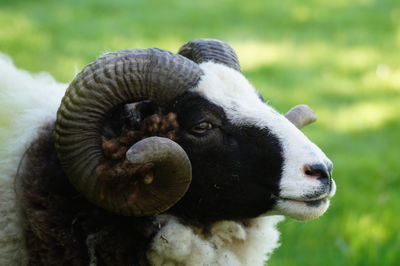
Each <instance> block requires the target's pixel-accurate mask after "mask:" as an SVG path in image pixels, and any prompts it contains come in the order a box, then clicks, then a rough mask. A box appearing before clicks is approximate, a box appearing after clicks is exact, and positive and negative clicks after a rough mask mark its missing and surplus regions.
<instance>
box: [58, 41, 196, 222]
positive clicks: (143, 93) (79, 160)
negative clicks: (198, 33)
mask: <svg viewBox="0 0 400 266" xmlns="http://www.w3.org/2000/svg"><path fill="white" fill-rule="evenodd" d="M201 75H202V71H201V69H200V68H199V66H198V65H197V64H195V63H194V62H192V61H190V60H188V59H186V58H184V57H182V56H180V55H176V54H173V53H170V52H168V51H164V50H161V49H155V48H153V49H129V50H121V51H118V52H114V53H110V54H107V55H105V56H103V57H100V58H98V59H97V60H96V61H94V62H93V63H91V64H89V65H88V66H86V67H85V68H84V69H83V71H82V72H81V73H79V74H78V75H77V77H76V78H75V79H74V80H73V81H72V83H71V84H70V86H69V88H68V90H67V92H66V94H65V96H64V98H63V99H62V102H61V105H60V107H59V109H58V112H57V121H56V129H55V145H56V149H57V154H58V158H59V160H60V162H61V165H62V167H63V169H64V171H65V173H66V175H67V176H68V178H69V180H70V182H71V183H72V184H73V185H74V186H75V187H76V189H77V190H78V191H80V192H81V193H82V194H84V195H85V196H86V197H87V198H88V199H89V200H90V201H91V202H93V203H95V204H97V205H99V206H101V207H103V208H105V209H107V210H110V211H113V212H117V213H119V214H122V215H152V214H157V213H158V212H160V211H163V210H165V209H167V208H169V207H171V206H172V205H173V204H174V203H175V202H177V201H178V200H179V199H180V198H181V197H182V195H183V194H184V192H182V191H186V189H187V186H188V183H190V178H191V177H190V176H185V177H183V176H180V175H175V174H176V172H179V173H184V174H185V175H186V174H187V173H188V172H189V170H188V169H186V170H182V171H181V170H179V168H180V167H186V168H187V164H183V165H180V166H179V167H178V169H177V170H176V171H172V170H171V171H165V172H161V171H158V170H156V171H157V174H158V175H160V176H155V178H156V179H160V180H162V183H163V184H165V183H167V182H171V183H176V182H178V183H179V182H180V181H181V180H186V181H185V182H182V188H181V189H180V192H179V193H178V195H175V198H174V199H172V200H171V199H170V200H169V203H168V205H169V206H165V204H164V203H162V204H161V206H158V207H154V206H153V205H152V206H150V209H151V210H154V213H152V212H151V211H149V210H146V206H143V204H144V203H141V202H137V201H136V202H132V200H131V199H132V198H136V197H130V196H129V194H132V193H136V192H133V191H125V192H124V193H120V192H119V193H111V195H107V197H106V198H104V197H102V196H101V191H102V189H103V187H102V185H103V184H102V182H100V180H99V174H98V173H96V168H97V167H98V166H99V165H100V164H101V163H104V162H105V161H106V158H105V157H104V154H103V150H102V147H101V136H100V132H101V128H102V126H103V123H104V120H105V118H106V116H107V115H108V114H109V113H110V112H111V111H112V110H114V109H115V108H117V107H118V106H121V105H123V104H126V103H128V102H136V101H140V100H143V99H151V100H154V101H156V102H157V103H158V104H160V105H164V104H166V103H168V102H170V101H171V100H173V99H175V98H176V97H177V96H178V95H180V94H182V93H183V92H185V91H186V90H187V89H188V88H192V87H194V86H195V85H196V84H197V83H198V81H199V79H200V77H201ZM164 146H165V145H164ZM174 147H175V148H176V146H174ZM170 148H171V147H170ZM175 148H171V149H175ZM149 152H150V153H151V152H153V150H152V149H150V150H149ZM171 152H172V153H174V151H171ZM157 163H159V160H156V162H155V163H154V164H155V168H156V169H162V167H161V166H160V167H161V168H160V167H158V166H157ZM185 165H186V166H185ZM189 165H190V164H189ZM187 178H189V181H188V180H187ZM157 182H158V181H157ZM160 182H161V181H160ZM164 182H165V183H164ZM177 190H179V189H177ZM152 193H153V196H154V197H157V193H158V192H157V191H156V190H152ZM182 193H183V194H182ZM145 201H146V200H145ZM171 202H172V203H171ZM137 206H140V207H139V208H140V209H139V208H138V207H137Z"/></svg>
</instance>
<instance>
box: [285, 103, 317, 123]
mask: <svg viewBox="0 0 400 266" xmlns="http://www.w3.org/2000/svg"><path fill="white" fill-rule="evenodd" d="M285 117H286V118H287V119H288V120H289V121H290V122H292V123H293V124H294V125H295V126H296V127H297V128H302V127H304V126H306V125H308V124H311V123H313V122H315V120H317V116H316V115H315V113H314V111H313V110H312V109H311V108H310V107H309V106H308V105H305V104H301V105H296V106H295V107H293V108H292V109H290V110H289V111H288V112H287V113H286V114H285Z"/></svg>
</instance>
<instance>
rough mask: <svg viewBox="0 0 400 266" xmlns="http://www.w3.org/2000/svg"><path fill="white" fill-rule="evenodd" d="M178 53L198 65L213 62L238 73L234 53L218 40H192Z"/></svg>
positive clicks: (238, 66) (237, 61)
mask: <svg viewBox="0 0 400 266" xmlns="http://www.w3.org/2000/svg"><path fill="white" fill-rule="evenodd" d="M178 53H179V54H180V55H183V56H185V57H187V58H189V59H190V60H192V61H194V62H196V63H198V64H200V63H203V62H207V61H213V62H216V63H220V64H224V65H226V66H228V67H230V68H233V69H235V70H237V71H240V64H239V59H238V58H237V55H236V53H235V51H234V50H233V49H232V47H231V46H230V45H229V44H227V43H225V42H222V41H219V40H214V39H196V40H192V41H190V42H187V43H186V44H184V45H183V46H182V47H181V48H180V49H179V52H178Z"/></svg>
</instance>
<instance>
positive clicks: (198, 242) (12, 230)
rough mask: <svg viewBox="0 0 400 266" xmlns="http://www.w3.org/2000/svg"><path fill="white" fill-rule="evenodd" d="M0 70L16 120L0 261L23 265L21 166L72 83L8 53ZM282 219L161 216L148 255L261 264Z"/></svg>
mask: <svg viewBox="0 0 400 266" xmlns="http://www.w3.org/2000/svg"><path fill="white" fill-rule="evenodd" d="M0 70H1V71H0V103H1V109H2V110H1V111H2V113H3V114H8V116H9V119H11V121H12V123H11V124H10V125H9V126H7V127H2V128H1V132H0V138H1V140H2V146H1V147H2V150H1V153H0V154H1V157H2V158H3V159H2V160H1V161H0V172H1V176H0V217H1V218H0V264H1V265H7V264H8V265H24V264H26V263H27V257H28V255H27V251H26V243H25V240H24V237H25V236H24V231H25V229H26V227H25V225H24V221H23V218H22V215H21V213H20V209H21V208H20V207H21V206H19V205H18V202H19V196H20V195H19V193H18V189H19V186H20V184H18V181H19V180H17V183H16V180H15V177H16V174H17V173H16V171H17V169H19V164H20V161H21V158H23V157H24V153H25V151H26V150H27V149H28V148H29V145H30V144H31V142H32V141H33V140H35V139H36V138H38V137H39V134H42V133H43V130H42V129H41V128H42V127H43V126H44V125H46V124H48V123H52V122H53V121H54V118H55V115H56V111H57V108H58V106H59V103H60V101H61V98H62V96H63V94H64V92H65V89H66V87H67V84H62V83H58V82H56V81H55V80H54V79H53V78H52V77H51V76H50V75H48V74H44V73H42V74H36V75H32V74H30V73H28V72H26V71H23V70H20V69H18V68H16V67H15V66H14V65H13V63H12V61H11V60H10V59H9V58H8V57H6V56H1V58H0ZM10 136H11V138H10ZM21 168H22V169H23V167H21ZM281 219H282V218H281V217H280V216H270V217H261V218H255V219H249V220H247V221H246V222H245V224H244V223H242V222H235V221H219V222H216V223H214V224H212V225H211V226H210V227H209V228H207V231H208V232H211V233H207V234H206V233H205V232H203V231H202V229H198V228H197V229H196V228H195V227H194V226H190V225H188V224H187V223H184V222H182V221H180V220H179V219H178V218H176V217H174V216H170V215H159V216H157V217H156V218H155V220H154V221H153V223H155V224H161V223H162V224H163V226H161V228H159V230H158V232H156V233H155V236H154V238H153V239H152V240H151V243H150V246H149V250H148V252H147V259H148V260H149V262H150V263H151V264H153V265H164V264H167V265H227V264H229V265H262V264H263V262H264V260H265V259H266V258H267V254H270V253H271V252H272V250H273V249H274V248H276V247H277V246H278V238H279V233H278V231H277V230H276V227H275V226H276V224H277V223H278V222H279V221H280V220H281ZM95 237H96V236H94V235H89V236H88V237H87V239H86V240H87V241H86V243H85V244H86V246H87V251H85V252H86V253H87V256H88V258H89V262H90V263H91V264H95V263H96V255H95V252H94V251H93V250H91V247H92V245H91V242H90V241H91V240H93V239H95Z"/></svg>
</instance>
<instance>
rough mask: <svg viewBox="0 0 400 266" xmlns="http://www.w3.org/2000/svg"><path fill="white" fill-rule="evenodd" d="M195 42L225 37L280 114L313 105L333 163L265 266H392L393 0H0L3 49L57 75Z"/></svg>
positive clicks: (312, 133)
mask: <svg viewBox="0 0 400 266" xmlns="http://www.w3.org/2000/svg"><path fill="white" fill-rule="evenodd" d="M194 38H217V39H221V40H224V41H227V42H229V43H230V44H231V45H232V46H233V47H234V49H235V50H236V51H237V53H238V55H239V58H240V59H241V62H242V68H243V72H244V73H245V75H246V76H247V77H248V78H249V79H250V81H251V82H252V83H253V84H254V85H255V87H257V88H258V89H259V90H260V91H261V92H262V93H263V94H264V96H265V97H266V98H267V99H269V101H270V103H271V104H272V105H273V106H274V107H275V108H277V109H278V110H279V111H280V112H286V111H287V110H288V109H289V108H290V107H292V106H293V105H295V104H298V103H306V104H308V105H310V106H312V107H313V109H314V110H315V111H316V112H317V114H318V116H319V120H318V122H317V123H315V124H313V125H311V126H308V127H307V128H306V129H304V131H305V133H306V135H308V136H309V137H310V138H311V139H312V140H313V141H314V142H316V143H317V144H318V145H319V146H320V147H321V148H322V149H323V150H324V151H325V152H326V153H327V154H328V155H329V156H330V158H331V159H332V160H333V161H334V163H335V169H334V176H335V179H336V182H337V185H338V192H337V195H336V196H335V198H334V199H333V202H332V205H331V208H330V210H329V211H328V212H327V214H326V215H324V216H323V217H321V218H319V219H317V220H314V221H310V222H306V223H301V222H297V221H293V220H290V219H287V220H286V221H285V222H283V223H282V224H281V225H280V229H281V231H282V241H281V242H282V246H281V247H280V248H279V249H278V250H277V251H276V252H275V253H274V254H273V255H272V258H271V260H270V262H269V265H400V232H399V231H400V230H399V229H400V228H399V215H400V190H399V188H400V154H399V153H400V145H399V144H400V119H399V117H400V2H399V1H398V0H351V1H350V0H326V1H322V0H309V1H295V0H269V1H265V0H253V1H234V0H220V1H215V0H202V1H185V0H169V1H162V0H160V1H156V0H113V1H107V0H88V1H83V0H71V1H50V0H36V1H22V0H0V52H2V53H5V54H8V55H10V56H11V57H12V58H13V59H14V61H15V63H16V64H17V66H19V67H20V68H23V69H27V70H29V71H33V72H38V71H48V72H50V73H51V74H52V75H54V76H55V77H56V78H57V79H58V80H59V81H63V82H68V81H70V80H71V79H72V78H73V76H74V74H75V73H76V72H77V71H79V70H80V69H82V67H83V66H84V65H85V64H87V63H89V62H91V61H92V60H94V59H95V58H96V57H97V56H98V55H99V54H102V53H104V52H106V51H111V50H117V49H122V48H147V47H159V48H164V49H167V50H171V51H176V50H177V49H178V47H179V46H180V45H182V44H183V43H184V42H186V41H188V40H191V39H194ZM0 71H1V69H0ZM0 108H1V107H0ZM8 113H10V110H8ZM0 122H1V123H2V126H7V124H9V123H11V122H12V116H7V117H5V116H3V117H0Z"/></svg>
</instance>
